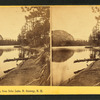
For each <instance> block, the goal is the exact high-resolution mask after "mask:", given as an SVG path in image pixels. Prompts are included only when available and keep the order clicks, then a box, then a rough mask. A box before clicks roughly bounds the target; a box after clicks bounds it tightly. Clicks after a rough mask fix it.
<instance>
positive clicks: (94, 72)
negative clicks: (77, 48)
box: [61, 60, 100, 86]
mask: <svg viewBox="0 0 100 100" xmlns="http://www.w3.org/2000/svg"><path fill="white" fill-rule="evenodd" d="M61 85H62V86H100V60H98V61H95V62H93V63H91V64H90V65H89V66H88V67H87V68H86V69H84V70H82V71H81V72H79V73H77V74H76V75H75V76H74V77H72V78H70V79H69V80H67V81H65V82H63V83H62V84H61Z"/></svg>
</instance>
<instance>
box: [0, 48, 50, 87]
mask: <svg viewBox="0 0 100 100" xmlns="http://www.w3.org/2000/svg"><path fill="white" fill-rule="evenodd" d="M49 56H50V53H49V50H46V49H45V50H41V52H39V53H38V55H37V56H35V57H33V56H32V57H31V58H30V59H28V60H26V61H23V62H22V63H20V64H19V65H18V67H16V68H15V69H13V70H12V71H10V72H8V73H7V74H6V75H5V76H3V77H1V78H0V85H9V86H10V85H11V86H12V85H33V86H34V85H36V86H40V85H41V86H42V85H45V86H48V85H50V60H49Z"/></svg>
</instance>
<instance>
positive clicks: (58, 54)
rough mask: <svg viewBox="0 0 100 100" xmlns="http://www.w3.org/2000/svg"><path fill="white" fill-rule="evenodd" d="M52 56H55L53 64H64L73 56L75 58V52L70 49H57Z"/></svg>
mask: <svg viewBox="0 0 100 100" xmlns="http://www.w3.org/2000/svg"><path fill="white" fill-rule="evenodd" d="M52 54H53V57H52V60H53V62H64V61H66V60H67V59H69V58H70V57H71V56H73V54H74V51H73V50H69V49H57V50H53V52H52Z"/></svg>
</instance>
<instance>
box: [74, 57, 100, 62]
mask: <svg viewBox="0 0 100 100" xmlns="http://www.w3.org/2000/svg"><path fill="white" fill-rule="evenodd" d="M97 60H100V58H95V59H81V60H75V61H74V63H77V62H85V61H87V62H88V61H97Z"/></svg>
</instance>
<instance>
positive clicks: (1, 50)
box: [0, 46, 29, 76]
mask: <svg viewBox="0 0 100 100" xmlns="http://www.w3.org/2000/svg"><path fill="white" fill-rule="evenodd" d="M25 57H29V51H27V50H24V49H19V48H14V46H0V76H2V75H4V74H5V73H4V71H6V70H8V69H11V68H14V67H17V65H18V64H19V63H20V62H21V61H18V62H16V61H10V62H4V60H6V59H14V58H25Z"/></svg>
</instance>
